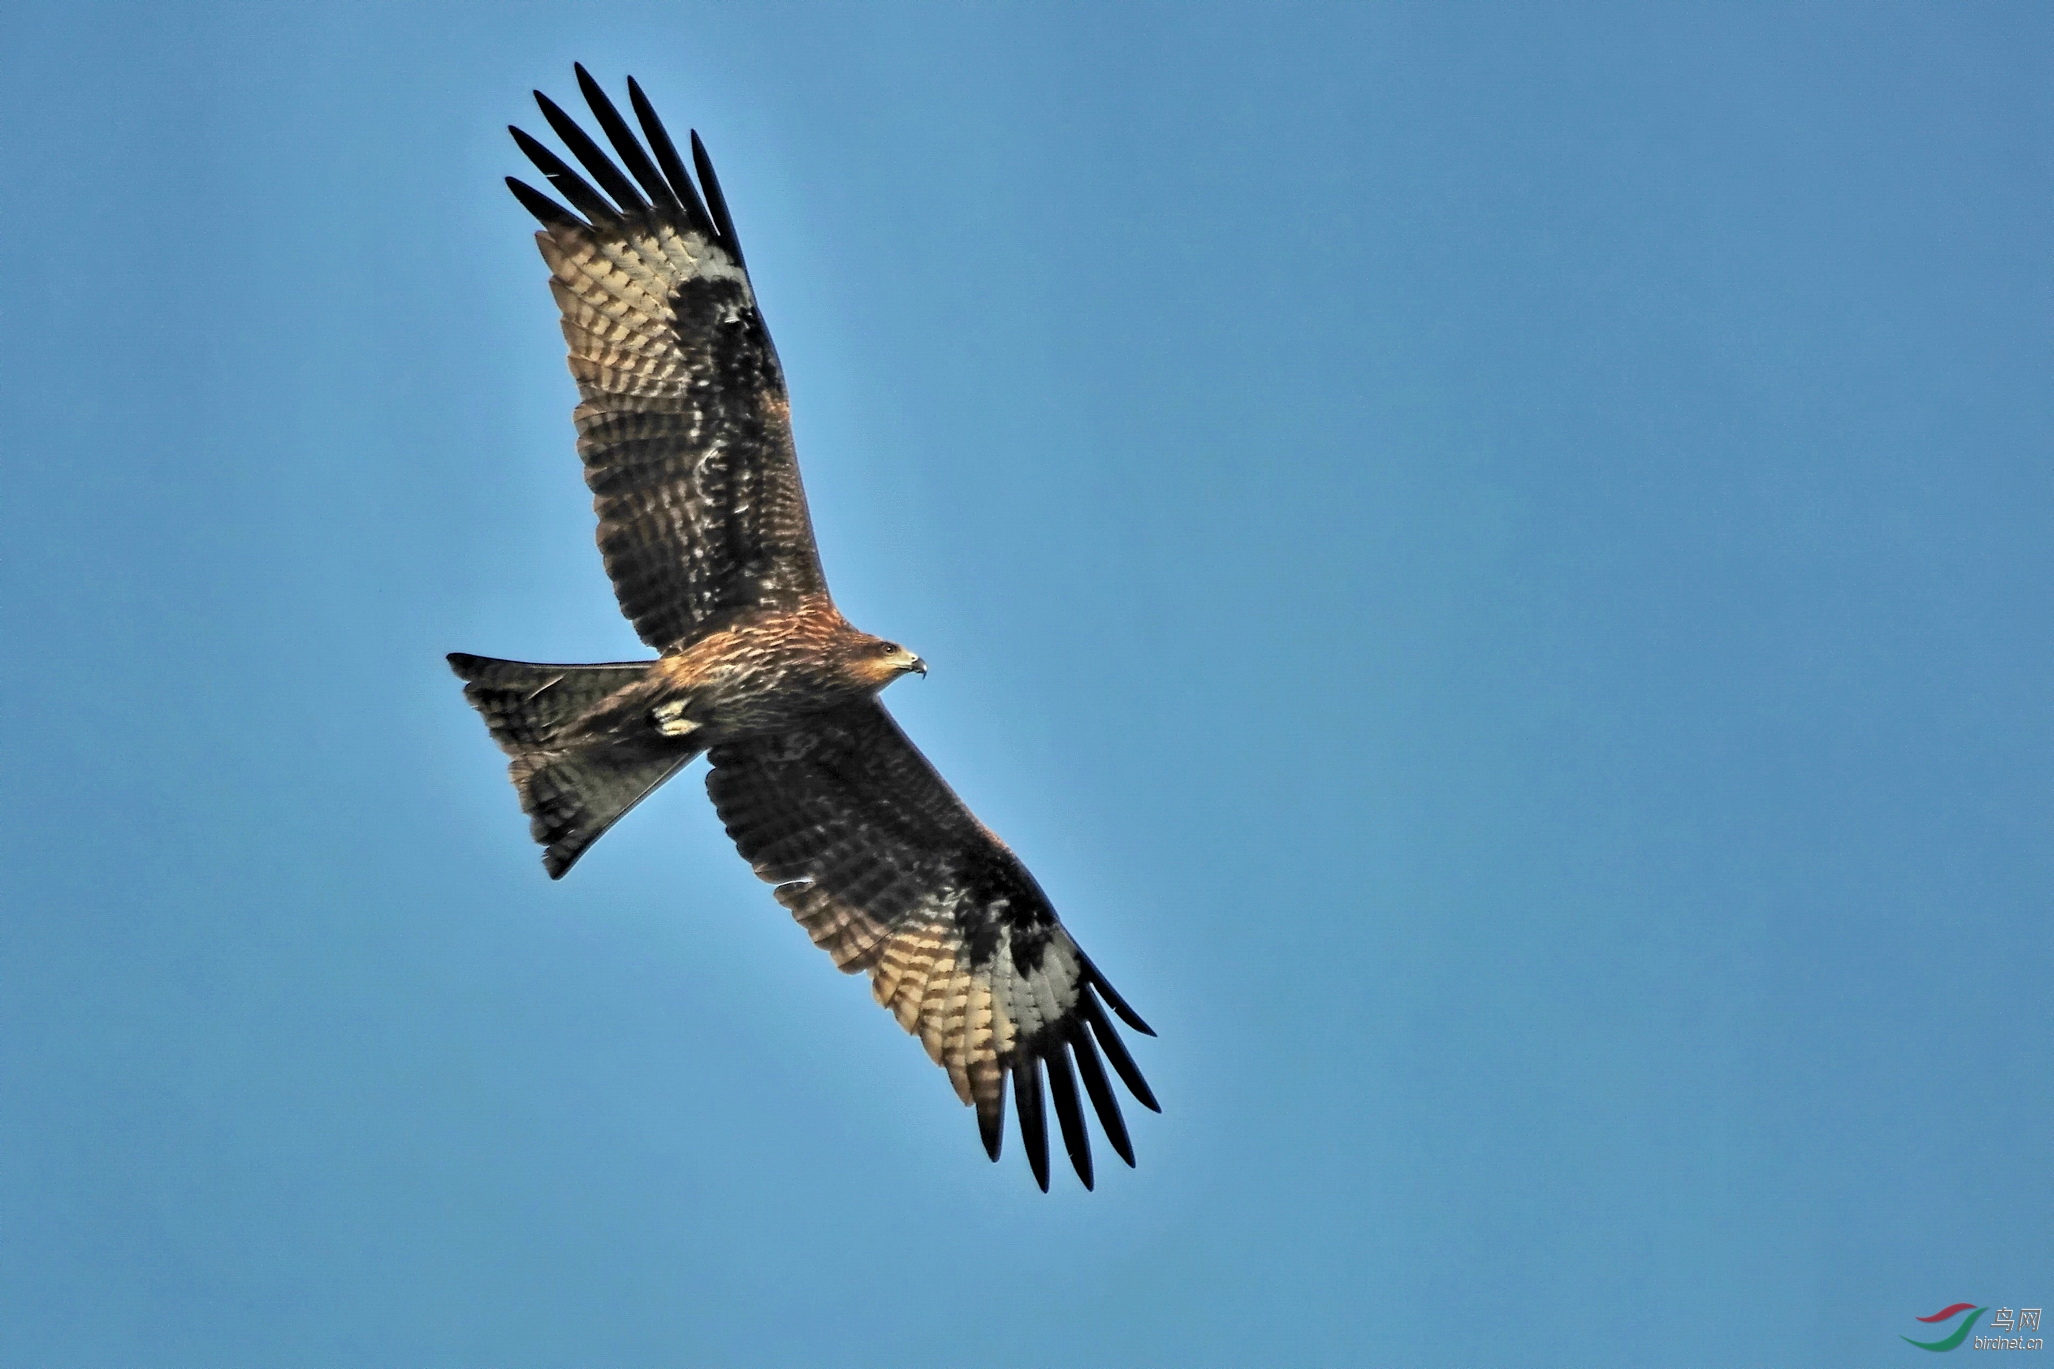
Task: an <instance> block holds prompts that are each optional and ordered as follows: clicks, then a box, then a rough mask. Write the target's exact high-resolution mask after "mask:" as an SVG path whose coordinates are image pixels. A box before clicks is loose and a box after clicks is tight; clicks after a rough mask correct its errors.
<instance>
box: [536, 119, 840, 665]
mask: <svg viewBox="0 0 2054 1369" xmlns="http://www.w3.org/2000/svg"><path fill="white" fill-rule="evenodd" d="M553 108H554V107H553V106H545V109H553ZM551 122H552V125H553V126H555V127H557V128H558V130H559V131H560V132H561V131H562V130H563V127H564V123H563V122H561V121H559V119H558V118H557V117H552V120H551ZM522 146H523V147H524V148H526V149H528V150H529V156H530V157H531V158H533V159H534V160H535V161H536V164H537V165H538V166H540V167H541V168H542V170H543V172H544V174H545V175H547V176H549V177H550V179H551V181H552V183H554V184H556V185H557V187H558V188H559V189H560V190H565V191H566V193H569V192H570V187H571V185H572V183H573V182H574V181H575V182H576V184H577V185H578V186H581V187H582V189H581V191H580V192H579V193H576V194H571V196H570V197H571V198H572V199H573V201H574V202H578V201H582V204H581V205H580V207H581V208H583V209H585V210H586V211H587V213H588V216H589V217H588V218H587V219H579V218H577V217H576V216H574V215H572V214H571V213H570V212H569V211H567V210H565V209H563V207H562V206H560V205H553V204H552V203H551V202H550V201H548V199H547V197H545V196H542V195H541V194H540V192H538V191H534V190H532V189H529V188H528V187H525V186H524V187H522V189H523V190H526V191H527V195H524V196H523V199H524V201H528V197H530V196H532V197H534V198H535V199H537V200H540V201H542V206H547V207H549V208H551V209H553V213H551V214H550V215H549V216H547V217H544V215H543V213H542V208H541V207H538V206H537V205H536V204H534V203H532V202H530V204H529V207H530V208H531V209H535V210H536V211H537V217H540V218H542V219H543V228H542V231H541V232H539V233H537V234H536V235H535V236H536V242H537V244H538V246H539V247H540V248H541V251H542V258H543V260H544V261H545V262H547V263H548V265H549V269H550V273H551V281H550V289H551V292H552V293H553V294H554V295H555V297H556V301H557V305H558V307H559V309H560V310H561V312H562V315H563V318H562V323H563V335H564V341H565V342H566V344H568V347H569V362H570V370H571V374H572V376H573V377H574V378H575V379H576V380H577V383H578V394H579V397H580V401H581V402H580V403H579V405H578V407H577V410H576V412H575V413H574V414H573V415H572V419H573V421H574V422H575V423H576V425H577V430H578V454H579V456H580V457H582V458H583V460H584V463H585V478H586V482H587V483H588V484H589V485H590V486H591V488H592V493H593V496H594V507H595V509H596V511H597V513H598V515H599V535H598V536H599V549H600V553H601V555H602V556H603V558H604V560H605V563H606V571H607V574H608V575H609V576H611V577H612V579H613V583H614V592H615V594H616V595H617V596H618V597H619V599H620V605H621V611H622V612H623V613H625V614H626V615H627V616H628V619H629V621H630V622H632V623H633V624H634V626H635V631H636V633H637V634H638V635H639V636H640V637H641V638H642V640H643V641H645V642H647V643H648V644H649V645H650V646H652V647H655V648H656V649H657V650H659V651H670V650H675V649H677V648H678V647H679V646H680V645H681V644H683V643H685V642H687V641H689V640H691V639H692V638H693V637H694V636H696V635H698V634H699V633H700V632H702V631H704V630H705V629H706V628H708V627H710V626H713V625H716V624H718V623H719V622H720V621H722V620H723V619H725V618H728V617H730V616H732V615H733V614H735V613H737V612H744V611H747V610H749V609H751V608H757V607H766V606H767V607H789V606H791V605H793V604H794V603H795V602H796V601H797V600H798V599H799V598H800V597H802V596H804V595H807V594H820V593H824V592H825V590H826V578H825V576H823V575H822V573H821V570H820V561H819V556H818V553H817V552H816V551H815V549H814V542H813V529H812V523H811V520H810V518H809V516H808V514H807V510H806V499H805V494H804V491H803V489H802V487H801V485H800V481H799V468H798V459H797V456H796V455H795V453H794V452H793V449H792V434H791V421H790V405H789V403H788V401H787V399H786V396H785V383H784V372H783V369H782V368H781V367H780V366H779V364H778V359H777V350H776V348H775V347H773V346H772V345H771V341H770V334H769V331H768V330H767V329H766V328H765V327H764V325H763V318H762V315H761V314H760V313H759V312H758V311H757V308H756V296H755V291H754V289H753V287H752V286H751V285H750V282H749V277H748V274H747V272H746V271H745V270H744V268H743V267H742V266H741V264H740V262H739V261H738V260H737V256H738V253H737V250H735V249H733V248H732V247H731V245H730V244H729V243H725V242H723V241H721V240H720V238H719V234H718V231H717V230H716V228H715V227H714V225H713V224H712V222H711V221H710V220H707V219H706V218H705V211H704V210H703V209H701V208H699V207H698V200H697V197H696V196H687V195H680V194H674V193H673V194H669V195H663V194H657V193H654V192H652V193H651V194H650V195H649V198H647V199H644V198H642V197H641V196H640V195H634V187H633V186H632V185H630V184H629V183H628V181H627V179H626V178H625V177H624V176H622V174H621V173H620V172H619V170H618V169H617V168H613V169H612V176H611V177H604V176H602V177H601V179H602V181H603V182H605V183H607V184H609V185H610V186H611V187H612V189H613V191H614V194H615V196H616V200H615V201H612V202H609V201H607V200H605V199H603V198H602V197H600V195H599V192H598V191H596V190H594V189H592V188H591V187H590V186H589V185H584V184H583V183H582V181H578V180H577V178H576V176H575V173H574V172H570V171H569V169H568V168H567V167H566V166H564V164H563V163H562V162H561V161H560V160H559V159H556V158H555V157H554V156H553V154H550V153H548V152H547V149H545V148H542V147H541V146H540V144H537V143H535V142H534V140H532V139H527V140H525V141H524V142H523V143H522ZM574 150H575V149H574ZM616 150H617V151H621V152H622V153H623V155H624V156H626V150H625V148H624V147H622V146H621V145H620V144H619V143H618V142H617V143H616ZM637 152H638V153H639V152H640V149H639V146H638V147H637ZM642 155H643V157H644V160H645V161H646V154H642ZM580 156H581V159H584V160H585V161H586V164H587V167H588V169H591V168H592V167H593V163H594V160H595V159H603V154H602V153H600V152H599V151H598V149H597V148H596V146H592V145H589V144H588V145H587V146H586V148H585V150H584V152H581V153H580ZM627 160H629V161H630V163H631V164H632V163H633V161H634V160H635V159H634V157H631V156H629V157H627ZM605 164H606V165H608V166H609V167H611V163H610V162H608V163H605ZM649 174H650V175H652V176H654V175H655V174H656V173H655V171H654V169H653V166H652V167H651V169H650V171H649ZM658 188H659V189H662V190H672V189H673V187H670V186H668V184H667V183H661V182H659V186H658ZM630 195H634V198H633V199H629V196H630Z"/></svg>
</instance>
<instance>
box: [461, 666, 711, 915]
mask: <svg viewBox="0 0 2054 1369" xmlns="http://www.w3.org/2000/svg"><path fill="white" fill-rule="evenodd" d="M652 664H654V663H653V662H650V661H628V662H623V663H621V664H618V665H534V664H530V663H529V662H526V661H498V660H494V659H493V658H491V657H490V656H467V655H465V654H463V653H462V652H452V653H451V654H450V657H449V666H450V669H452V670H454V671H455V672H456V673H457V676H458V678H460V679H462V680H463V681H464V697H465V698H466V699H469V700H470V701H471V706H472V707H473V708H475V709H477V710H478V712H479V713H480V714H481V715H482V716H483V717H484V719H485V726H486V727H488V728H490V729H491V730H492V740H494V741H496V742H498V743H499V746H500V749H501V750H502V751H504V752H506V754H507V755H508V756H510V757H512V758H513V760H512V764H510V765H509V766H508V767H507V770H508V773H509V774H510V775H511V777H512V779H513V782H514V788H515V789H517V790H519V791H520V795H521V811H523V812H525V813H526V814H527V815H528V819H529V821H528V830H529V831H530V832H531V833H533V835H534V837H535V840H536V841H538V842H540V843H541V844H542V848H543V850H542V867H543V868H544V869H546V870H547V871H549V877H550V878H551V879H562V878H563V874H564V871H566V870H568V869H570V868H571V866H572V865H573V864H574V863H575V862H576V861H577V859H578V857H579V856H581V855H583V854H584V852H585V848H586V847H588V846H590V845H591V844H592V843H593V842H595V841H597V840H599V838H600V837H601V836H602V835H604V834H605V832H606V829H607V828H609V827H611V826H613V824H614V823H616V822H618V821H620V819H621V817H622V815H624V814H625V813H626V812H627V811H628V810H629V809H630V808H633V807H634V806H635V805H636V804H638V803H640V802H641V801H642V800H643V799H644V798H646V797H648V795H649V793H650V791H651V790H653V789H655V788H656V786H657V785H659V784H662V783H663V782H664V781H665V780H667V779H669V778H670V777H671V776H672V775H673V774H674V773H676V772H677V770H678V768H679V767H681V766H683V765H684V764H685V762H687V761H689V760H691V759H692V757H694V756H696V755H698V754H699V748H698V747H696V746H694V745H692V744H690V743H689V742H683V741H673V740H671V739H669V738H665V737H662V736H659V735H657V734H656V732H655V731H654V730H653V729H650V730H645V731H638V732H637V733H636V734H635V735H632V736H625V737H622V736H601V737H597V738H590V737H579V738H577V739H576V740H574V741H570V740H565V738H564V735H563V734H564V733H565V732H566V731H567V730H568V729H569V728H570V725H571V724H572V723H575V722H576V721H578V720H579V719H580V718H582V717H584V716H585V715H586V714H587V713H588V712H590V711H591V709H592V707H593V705H595V704H597V703H599V702H600V701H602V700H604V699H606V698H608V697H609V696H611V695H613V694H614V693H616V692H617V691H619V690H621V689H624V688H626V687H627V686H628V685H631V684H633V683H635V682H636V681H637V680H639V679H641V678H642V676H643V675H644V674H646V673H647V672H648V670H649V667H650V666H651V665H652Z"/></svg>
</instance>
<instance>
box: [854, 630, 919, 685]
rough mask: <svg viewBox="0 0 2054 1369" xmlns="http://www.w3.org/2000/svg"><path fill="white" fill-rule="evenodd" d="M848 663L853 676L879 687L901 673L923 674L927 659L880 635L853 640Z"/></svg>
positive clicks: (896, 677)
mask: <svg viewBox="0 0 2054 1369" xmlns="http://www.w3.org/2000/svg"><path fill="white" fill-rule="evenodd" d="M850 664H851V665H852V666H853V667H854V669H855V673H856V675H857V677H858V678H859V679H861V680H862V681H863V683H864V684H866V685H868V686H869V687H870V688H872V689H883V688H884V687H885V686H886V685H888V684H890V683H891V682H892V681H893V680H896V679H898V678H899V677H900V676H901V675H925V674H926V673H927V662H925V661H923V660H921V659H920V658H919V657H918V656H915V655H914V654H913V653H912V652H910V651H908V650H906V649H905V648H904V647H902V646H900V645H899V644H898V643H897V642H887V641H885V640H884V639H883V638H882V637H871V636H868V635H865V636H864V637H862V638H861V639H859V640H858V641H857V642H856V643H855V651H854V653H853V660H852V661H851V662H850Z"/></svg>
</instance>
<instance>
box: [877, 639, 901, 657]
mask: <svg viewBox="0 0 2054 1369" xmlns="http://www.w3.org/2000/svg"><path fill="white" fill-rule="evenodd" d="M898 649H899V644H898V643H897V642H879V643H878V644H877V650H878V651H879V653H880V654H882V655H885V656H890V655H892V654H893V653H895V652H897V651H898Z"/></svg>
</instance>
